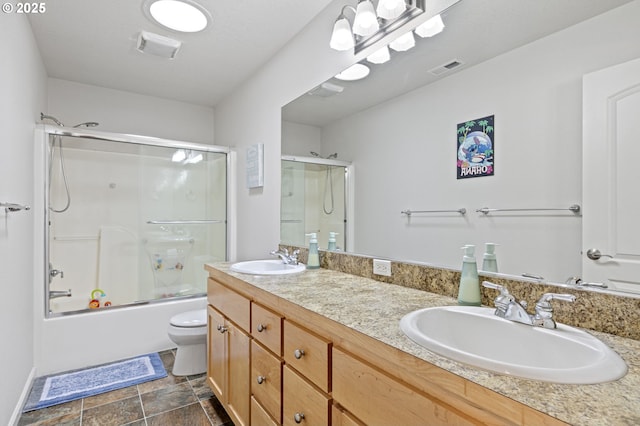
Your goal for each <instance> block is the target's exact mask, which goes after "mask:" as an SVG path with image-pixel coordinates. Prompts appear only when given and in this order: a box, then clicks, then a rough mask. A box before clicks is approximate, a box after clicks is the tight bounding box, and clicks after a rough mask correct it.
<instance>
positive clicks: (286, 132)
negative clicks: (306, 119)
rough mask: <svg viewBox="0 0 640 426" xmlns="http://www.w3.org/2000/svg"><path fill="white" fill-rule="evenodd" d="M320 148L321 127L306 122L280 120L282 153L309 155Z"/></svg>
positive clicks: (318, 151) (319, 150)
mask: <svg viewBox="0 0 640 426" xmlns="http://www.w3.org/2000/svg"><path fill="white" fill-rule="evenodd" d="M321 150H322V129H320V127H316V126H309V125H306V124H300V123H292V122H290V121H283V122H282V154H283V155H299V156H303V157H310V156H311V154H310V152H311V151H314V152H317V153H320V152H321Z"/></svg>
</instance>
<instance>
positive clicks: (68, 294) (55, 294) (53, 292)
mask: <svg viewBox="0 0 640 426" xmlns="http://www.w3.org/2000/svg"><path fill="white" fill-rule="evenodd" d="M58 297H71V289H69V290H67V291H57V290H49V299H57V298H58Z"/></svg>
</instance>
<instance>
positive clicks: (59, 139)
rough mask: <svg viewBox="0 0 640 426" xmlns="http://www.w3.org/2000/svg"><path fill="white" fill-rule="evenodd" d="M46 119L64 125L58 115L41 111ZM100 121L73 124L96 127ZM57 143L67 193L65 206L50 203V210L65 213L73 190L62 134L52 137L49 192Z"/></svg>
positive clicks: (41, 118) (69, 204) (42, 117)
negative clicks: (65, 163)
mask: <svg viewBox="0 0 640 426" xmlns="http://www.w3.org/2000/svg"><path fill="white" fill-rule="evenodd" d="M44 120H50V121H53V122H54V123H56V124H57V125H58V126H60V127H64V124H62V122H61V121H60V120H58V119H57V118H56V117H54V116H52V115H46V114H44V113H42V112H41V113H40V121H44ZM98 125H99V123H97V122H95V121H87V122H85V123H80V124H76V125H75V126H73V127H74V128H77V127H96V126H98ZM56 144H57V145H58V157H59V159H60V160H59V162H58V164H59V166H60V173H61V174H62V181H63V183H64V190H65V194H66V202H65V205H64V207H63V208H61V209H56V208H54V207H53V206H52V205H49V210H51V211H52V212H54V213H64V212H66V211H67V210H69V207H71V192H70V191H69V182H68V180H67V173H66V171H65V168H64V154H63V151H62V136H60V135H54V136H53V138H52V142H51V150H50V151H49V172H48V173H49V192H51V181H52V179H51V173H52V170H53V163H54V162H53V157H54V155H55V150H56Z"/></svg>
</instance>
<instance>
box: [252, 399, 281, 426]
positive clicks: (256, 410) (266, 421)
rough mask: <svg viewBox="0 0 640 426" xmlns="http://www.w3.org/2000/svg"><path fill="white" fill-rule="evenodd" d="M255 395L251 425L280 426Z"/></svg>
mask: <svg viewBox="0 0 640 426" xmlns="http://www.w3.org/2000/svg"><path fill="white" fill-rule="evenodd" d="M278 424H279V423H276V422H275V421H274V420H273V419H272V418H271V417H269V414H267V411H266V410H265V409H264V408H263V407H262V406H261V405H260V403H259V402H258V401H256V399H255V398H254V397H251V426H278Z"/></svg>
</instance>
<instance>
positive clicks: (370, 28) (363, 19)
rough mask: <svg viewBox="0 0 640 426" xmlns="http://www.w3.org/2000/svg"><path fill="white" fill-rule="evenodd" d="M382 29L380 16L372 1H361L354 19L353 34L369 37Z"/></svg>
mask: <svg viewBox="0 0 640 426" xmlns="http://www.w3.org/2000/svg"><path fill="white" fill-rule="evenodd" d="M379 29H380V23H379V22H378V16H377V15H376V11H375V9H374V8H373V3H371V0H359V2H358V7H357V8H356V17H355V18H354V19H353V33H354V34H357V35H361V36H369V35H371V34H373V33H375V32H376V31H378V30H379Z"/></svg>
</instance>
